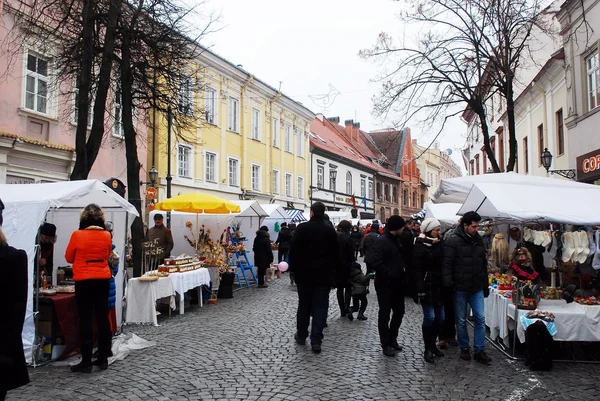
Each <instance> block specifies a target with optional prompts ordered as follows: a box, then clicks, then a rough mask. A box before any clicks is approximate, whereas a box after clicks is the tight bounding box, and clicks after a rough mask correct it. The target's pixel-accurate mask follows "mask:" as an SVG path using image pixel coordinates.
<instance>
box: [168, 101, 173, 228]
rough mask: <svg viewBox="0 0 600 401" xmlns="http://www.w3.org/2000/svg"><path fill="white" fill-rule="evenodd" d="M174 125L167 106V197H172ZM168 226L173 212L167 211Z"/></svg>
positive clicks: (170, 111) (169, 108) (171, 114)
mask: <svg viewBox="0 0 600 401" xmlns="http://www.w3.org/2000/svg"><path fill="white" fill-rule="evenodd" d="M172 126H173V111H172V110H171V105H169V106H168V107H167V177H166V180H167V199H170V198H171V181H172V180H173V177H171V128H172ZM167 228H171V212H167Z"/></svg>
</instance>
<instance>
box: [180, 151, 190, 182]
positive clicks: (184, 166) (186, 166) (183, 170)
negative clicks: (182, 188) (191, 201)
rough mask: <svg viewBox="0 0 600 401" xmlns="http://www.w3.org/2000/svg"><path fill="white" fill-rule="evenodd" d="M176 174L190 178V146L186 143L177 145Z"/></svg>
mask: <svg viewBox="0 0 600 401" xmlns="http://www.w3.org/2000/svg"><path fill="white" fill-rule="evenodd" d="M177 175H178V176H179V177H185V178H192V147H191V146H188V145H178V146H177Z"/></svg>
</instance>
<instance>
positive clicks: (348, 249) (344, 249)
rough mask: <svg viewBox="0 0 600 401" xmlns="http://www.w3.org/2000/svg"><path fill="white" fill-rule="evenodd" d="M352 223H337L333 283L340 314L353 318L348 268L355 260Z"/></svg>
mask: <svg viewBox="0 0 600 401" xmlns="http://www.w3.org/2000/svg"><path fill="white" fill-rule="evenodd" d="M351 227H352V223H350V222H349V221H348V220H342V221H340V224H338V233H337V235H338V251H339V254H338V258H337V266H336V273H335V282H336V283H335V284H336V287H337V300H338V305H339V307H340V315H341V316H342V317H344V316H347V317H348V319H349V320H353V319H354V317H353V316H352V310H351V309H350V300H351V299H352V283H351V282H350V269H351V268H352V264H353V263H354V261H355V260H356V259H355V258H354V244H353V242H352V238H350V228H351Z"/></svg>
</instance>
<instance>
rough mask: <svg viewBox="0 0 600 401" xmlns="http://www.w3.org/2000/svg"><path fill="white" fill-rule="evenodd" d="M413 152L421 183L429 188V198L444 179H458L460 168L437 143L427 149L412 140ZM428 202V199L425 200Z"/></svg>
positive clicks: (460, 174) (460, 173)
mask: <svg viewBox="0 0 600 401" xmlns="http://www.w3.org/2000/svg"><path fill="white" fill-rule="evenodd" d="M412 146H413V152H414V155H415V158H416V161H417V167H418V168H419V171H420V172H421V182H424V183H425V184H427V186H428V187H429V189H428V191H427V192H428V193H429V196H433V194H435V191H437V188H438V186H439V185H440V182H441V181H442V180H443V179H446V178H453V177H460V176H462V172H461V171H460V167H459V166H458V165H457V164H456V163H455V162H454V160H452V158H451V157H450V154H451V153H450V152H448V151H447V150H441V149H440V144H439V142H435V143H434V144H433V145H432V146H431V147H430V148H429V149H427V147H425V146H421V145H419V144H418V143H417V140H416V139H413V140H412ZM427 200H429V199H427Z"/></svg>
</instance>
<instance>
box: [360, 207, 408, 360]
mask: <svg viewBox="0 0 600 401" xmlns="http://www.w3.org/2000/svg"><path fill="white" fill-rule="evenodd" d="M403 230H404V219H403V218H402V217H400V216H391V217H390V218H389V219H388V221H387V224H386V225H385V231H384V233H383V234H381V235H380V236H379V238H377V240H376V241H375V243H374V244H373V249H372V250H371V251H369V252H368V253H367V254H366V256H365V259H366V260H365V261H366V262H367V266H371V268H372V269H373V270H374V271H375V290H376V291H377V302H378V303H379V316H378V320H377V326H378V328H379V339H380V341H381V348H382V349H383V354H384V355H386V356H396V351H402V347H401V346H400V345H399V344H398V332H399V330H400V325H401V324H402V318H403V317H404V278H405V274H404V263H403V261H402V252H401V246H400V242H399V241H398V237H399V236H400V235H401V234H402V231H403ZM390 313H392V318H391V320H390Z"/></svg>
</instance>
